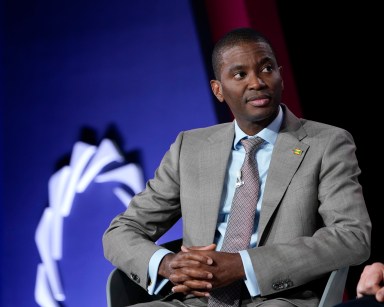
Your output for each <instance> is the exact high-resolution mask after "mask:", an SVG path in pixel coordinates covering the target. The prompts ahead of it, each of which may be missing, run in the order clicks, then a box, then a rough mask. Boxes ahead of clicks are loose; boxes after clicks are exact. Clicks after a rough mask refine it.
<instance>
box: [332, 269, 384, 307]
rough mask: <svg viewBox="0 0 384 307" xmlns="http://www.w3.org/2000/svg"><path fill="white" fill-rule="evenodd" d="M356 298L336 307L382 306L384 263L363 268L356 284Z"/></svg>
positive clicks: (383, 299)
mask: <svg viewBox="0 0 384 307" xmlns="http://www.w3.org/2000/svg"><path fill="white" fill-rule="evenodd" d="M356 292H357V298H356V299H355V300H350V301H348V302H345V303H341V304H338V305H337V307H358V306H362V307H374V306H384V263H381V262H375V263H372V264H369V265H366V266H365V267H364V270H363V272H362V273H361V276H360V279H359V282H358V283H357V288H356Z"/></svg>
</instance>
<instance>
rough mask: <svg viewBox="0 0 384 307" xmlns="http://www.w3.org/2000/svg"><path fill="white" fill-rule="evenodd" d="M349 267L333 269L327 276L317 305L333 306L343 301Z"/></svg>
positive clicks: (320, 306) (321, 306)
mask: <svg viewBox="0 0 384 307" xmlns="http://www.w3.org/2000/svg"><path fill="white" fill-rule="evenodd" d="M348 270H349V267H344V268H341V269H338V270H335V271H333V272H332V273H331V275H330V276H329V278H328V282H327V284H326V286H325V289H324V292H323V295H322V296H321V300H320V303H319V307H333V306H335V305H336V304H339V303H341V302H342V301H343V294H344V289H345V283H346V280H347V276H348Z"/></svg>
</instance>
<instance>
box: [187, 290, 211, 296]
mask: <svg viewBox="0 0 384 307" xmlns="http://www.w3.org/2000/svg"><path fill="white" fill-rule="evenodd" d="M191 293H192V294H193V295H194V296H197V297H209V296H210V294H209V292H201V291H191Z"/></svg>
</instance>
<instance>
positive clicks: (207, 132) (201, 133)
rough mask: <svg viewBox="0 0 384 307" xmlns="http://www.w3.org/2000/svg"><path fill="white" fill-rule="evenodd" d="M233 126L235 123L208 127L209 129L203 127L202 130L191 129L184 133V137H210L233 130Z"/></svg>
mask: <svg viewBox="0 0 384 307" xmlns="http://www.w3.org/2000/svg"><path fill="white" fill-rule="evenodd" d="M232 126H233V123H232V122H231V123H222V124H217V125H213V126H208V127H202V128H195V129H190V130H186V131H184V132H183V133H184V136H186V137H199V138H200V137H202V136H204V137H209V136H211V135H214V134H216V133H218V132H221V131H224V130H227V129H231V127H232Z"/></svg>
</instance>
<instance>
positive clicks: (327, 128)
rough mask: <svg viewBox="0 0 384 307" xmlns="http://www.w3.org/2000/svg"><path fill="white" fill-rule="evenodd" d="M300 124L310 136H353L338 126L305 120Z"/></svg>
mask: <svg viewBox="0 0 384 307" xmlns="http://www.w3.org/2000/svg"><path fill="white" fill-rule="evenodd" d="M300 122H301V124H302V126H303V128H304V129H305V130H306V132H307V133H308V135H309V136H313V135H319V134H336V135H337V134H343V135H348V136H351V133H350V132H349V131H348V130H346V129H344V128H341V127H338V126H334V125H330V124H326V123H322V122H318V121H314V120H308V119H303V118H301V119H300Z"/></svg>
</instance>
